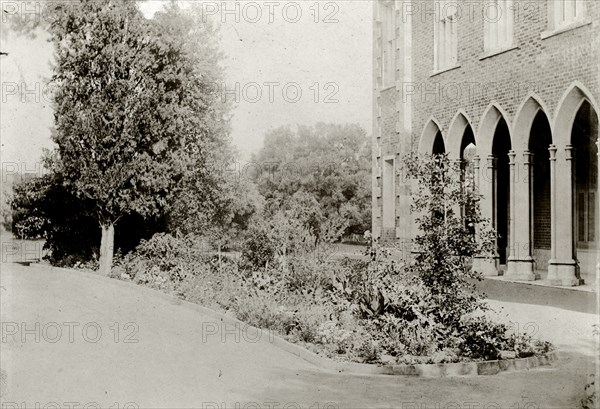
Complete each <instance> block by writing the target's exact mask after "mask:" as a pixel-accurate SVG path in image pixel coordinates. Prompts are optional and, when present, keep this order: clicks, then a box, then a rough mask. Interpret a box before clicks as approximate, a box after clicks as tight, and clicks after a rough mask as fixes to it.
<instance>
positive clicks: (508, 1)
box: [483, 0, 514, 51]
mask: <svg viewBox="0 0 600 409" xmlns="http://www.w3.org/2000/svg"><path fill="white" fill-rule="evenodd" d="M513 13H514V7H513V0H488V2H487V3H486V6H485V7H484V13H483V21H484V23H483V24H484V49H485V51H496V50H502V49H505V48H509V47H511V46H512V44H513V22H514V14H513Z"/></svg>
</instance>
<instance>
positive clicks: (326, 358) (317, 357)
mask: <svg viewBox="0 0 600 409" xmlns="http://www.w3.org/2000/svg"><path fill="white" fill-rule="evenodd" d="M31 267H34V268H42V267H43V268H51V269H56V270H59V271H64V272H67V273H70V274H81V273H84V274H91V275H93V276H94V278H96V279H101V280H103V279H107V280H108V279H110V278H107V277H103V276H100V275H98V274H96V273H95V272H93V271H91V270H89V269H69V268H61V267H52V266H50V265H48V264H43V263H31ZM110 280H111V281H113V282H114V281H116V282H117V283H120V284H121V285H125V286H135V287H138V288H139V287H142V288H145V290H146V291H152V292H153V293H155V294H157V295H161V296H162V297H166V299H168V300H169V301H170V302H171V303H175V304H179V305H182V306H183V307H185V308H190V309H193V310H195V311H198V312H200V313H202V314H205V315H208V316H211V317H214V318H216V319H219V320H222V321H226V322H234V323H240V321H239V320H237V319H236V318H235V316H234V315H233V314H232V313H231V311H230V312H226V311H223V310H222V309H217V310H215V309H212V308H207V307H206V306H202V305H199V304H195V303H191V302H188V301H185V300H182V299H181V298H179V297H173V295H171V294H168V293H165V292H162V291H158V290H155V289H151V288H148V287H145V286H139V285H137V284H134V283H133V282H132V281H131V280H119V279H117V280H112V279H110ZM242 324H244V325H246V326H245V330H251V331H252V332H253V333H254V332H255V331H261V329H258V328H255V327H253V326H250V325H247V324H246V323H243V322H242ZM268 340H269V342H271V343H272V344H274V345H275V346H277V347H279V348H281V349H283V350H285V351H287V352H289V353H291V354H293V355H296V356H298V357H300V358H302V359H304V360H306V361H308V362H310V363H312V364H314V365H316V366H318V367H321V368H323V369H327V370H332V371H336V372H344V373H355V374H371V375H399V376H420V377H432V378H441V377H453V376H478V375H496V374H499V373H501V372H513V371H524V370H531V369H534V368H537V367H540V366H548V365H551V364H552V362H554V361H556V360H557V359H558V355H557V352H556V351H550V352H548V353H545V354H539V355H536V356H530V357H527V358H509V359H501V360H492V361H465V362H456V363H434V364H427V363H415V364H381V363H370V364H365V363H358V362H352V361H351V360H350V359H349V358H348V357H345V356H342V355H338V356H330V355H329V354H327V353H326V349H324V348H323V347H322V346H319V345H318V344H311V343H307V342H299V341H297V340H295V339H294V337H289V336H281V334H277V335H272V334H270V335H269V337H268ZM420 358H421V360H422V361H426V360H427V359H428V358H427V357H420Z"/></svg>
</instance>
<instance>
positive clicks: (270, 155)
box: [252, 123, 371, 234]
mask: <svg viewBox="0 0 600 409" xmlns="http://www.w3.org/2000/svg"><path fill="white" fill-rule="evenodd" d="M253 162H254V163H255V165H256V166H255V167H256V169H258V170H259V174H258V175H255V176H252V178H254V177H255V178H256V181H257V184H258V186H259V190H260V192H261V194H263V195H264V197H265V199H266V200H267V207H268V206H269V205H271V206H272V207H273V206H275V207H279V206H286V205H287V203H289V202H290V201H293V200H299V198H303V200H304V201H308V202H310V200H309V199H307V197H306V196H307V195H308V196H310V197H312V198H314V199H315V201H316V202H317V203H318V205H319V207H320V211H321V212H322V214H323V217H324V218H325V219H331V218H333V217H339V218H341V219H344V220H346V221H347V223H348V226H347V228H346V231H345V233H346V234H349V233H357V234H362V233H364V231H365V230H368V229H369V228H370V225H371V142H370V140H369V138H368V137H367V136H366V133H365V131H364V130H363V129H362V128H361V127H360V126H358V125H337V124H325V123H319V124H317V125H315V126H299V127H298V129H297V130H296V131H294V130H292V129H291V128H289V127H283V128H277V129H275V130H273V131H271V132H270V133H268V134H267V135H266V137H265V142H264V146H263V148H262V149H261V150H260V151H259V152H258V154H256V155H255V156H254V158H253ZM298 192H303V193H304V195H302V196H298V195H297V193H298Z"/></svg>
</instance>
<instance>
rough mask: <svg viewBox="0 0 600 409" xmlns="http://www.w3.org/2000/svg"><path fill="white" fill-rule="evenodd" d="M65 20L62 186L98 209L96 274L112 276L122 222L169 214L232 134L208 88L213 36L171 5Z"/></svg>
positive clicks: (88, 4) (59, 127)
mask: <svg viewBox="0 0 600 409" xmlns="http://www.w3.org/2000/svg"><path fill="white" fill-rule="evenodd" d="M194 16H196V17H194ZM59 17H60V18H57V19H55V20H53V21H52V22H51V24H50V28H49V30H50V34H51V38H52V42H53V43H54V48H55V59H56V63H55V67H54V75H53V78H52V82H53V84H54V85H55V89H56V94H55V115H54V116H55V128H56V132H55V134H54V137H53V139H54V141H55V142H56V143H57V145H58V152H59V155H60V165H61V169H60V171H61V174H62V175H63V177H64V180H65V184H66V185H67V187H68V188H69V189H70V190H71V191H72V192H74V193H75V194H76V195H77V196H78V197H80V198H82V199H86V200H89V201H91V202H93V203H94V206H95V212H96V217H97V220H98V223H99V224H100V228H101V232H102V235H101V245H100V272H101V273H102V274H108V273H109V272H110V268H111V265H112V257H113V242H114V229H115V224H116V223H117V221H118V220H119V219H120V218H121V217H122V216H124V215H127V214H130V213H134V212H135V213H137V214H139V215H141V216H144V217H150V216H156V215H159V214H162V213H164V212H165V211H166V210H167V209H168V204H169V200H170V196H171V194H172V191H173V189H174V188H175V187H176V186H177V184H178V183H179V182H180V181H181V180H182V179H183V178H184V176H185V175H186V172H189V169H190V168H192V167H194V166H199V165H200V166H202V164H204V163H208V162H209V158H210V156H211V153H210V152H211V149H212V148H213V147H214V146H215V145H216V144H218V143H219V142H218V140H219V137H221V136H222V132H223V131H224V129H226V126H224V125H220V124H219V123H220V122H222V123H226V119H225V118H224V116H225V114H226V110H225V109H221V108H220V107H219V106H218V95H217V94H216V90H215V89H214V87H213V86H212V84H214V82H215V80H216V79H217V78H218V76H219V75H220V70H219V68H218V65H217V62H218V58H219V54H218V52H217V50H216V49H215V44H216V43H215V41H214V35H215V32H214V30H213V29H212V27H211V26H210V25H209V24H208V23H207V22H203V21H201V19H199V18H197V13H196V14H193V13H188V12H184V11H183V10H181V9H180V8H179V7H177V6H176V5H174V4H171V5H169V6H168V7H167V8H166V10H165V11H164V12H162V13H160V14H159V15H158V16H157V17H156V18H155V19H153V20H147V19H145V18H144V16H143V15H142V14H141V13H140V11H139V10H138V8H137V6H136V3H135V2H132V1H127V0H82V1H80V2H77V3H72V2H69V4H68V7H65V8H64V10H62V12H61V13H60V14H59ZM199 40H204V41H203V42H202V43H201V44H200V45H198V44H195V42H197V41H199ZM206 172H207V173H208V172H210V169H208V168H207V170H206Z"/></svg>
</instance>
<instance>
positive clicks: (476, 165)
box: [473, 142, 600, 192]
mask: <svg viewBox="0 0 600 409" xmlns="http://www.w3.org/2000/svg"><path fill="white" fill-rule="evenodd" d="M599 143H600V142H599ZM479 161H480V159H479V156H475V157H473V184H474V185H475V186H473V190H474V191H475V192H479Z"/></svg>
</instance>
